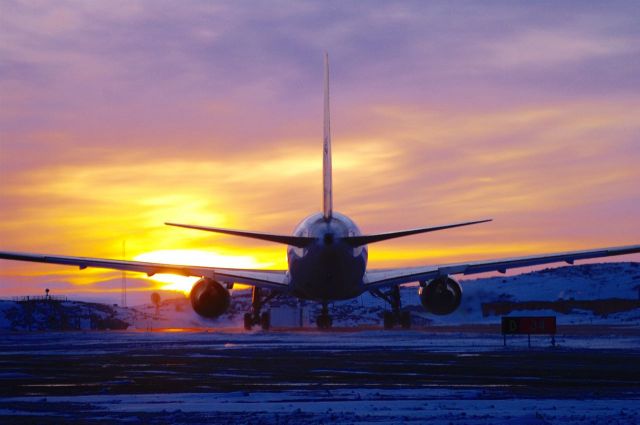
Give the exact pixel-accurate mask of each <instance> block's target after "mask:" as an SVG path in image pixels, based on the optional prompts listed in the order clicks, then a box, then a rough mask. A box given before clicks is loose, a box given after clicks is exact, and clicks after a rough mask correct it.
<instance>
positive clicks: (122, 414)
mask: <svg viewBox="0 0 640 425" xmlns="http://www.w3.org/2000/svg"><path fill="white" fill-rule="evenodd" d="M563 332H564V333H561V334H559V335H557V336H556V342H557V344H556V346H551V344H550V338H549V337H545V336H535V337H532V347H531V348H529V347H528V346H527V338H526V336H525V337H520V338H518V337H509V339H508V341H507V346H506V347H505V346H503V339H502V336H501V335H500V334H499V333H498V332H496V330H495V328H491V327H482V326H480V327H447V328H439V329H433V328H431V329H422V330H409V331H384V330H379V329H368V330H353V329H342V330H335V331H333V332H319V331H315V330H307V331H291V330H288V331H285V330H281V331H277V330H276V331H273V332H262V331H256V332H251V333H247V332H244V331H241V330H229V329H224V330H216V329H208V330H187V331H184V330H165V331H162V332H118V331H113V332H58V333H45V332H43V333H35V332H32V333H3V334H0V365H1V367H0V384H1V385H0V423H44V424H48V423H114V422H123V423H124V422H127V423H185V424H193V423H220V422H227V423H301V422H304V423H371V422H375V423H423V422H426V421H429V422H430V423H450V422H454V423H455V422H460V423H472V424H489V423H491V424H495V423H512V422H514V421H518V423H523V422H522V421H524V423H549V422H551V423H553V421H554V420H558V421H562V423H589V420H591V421H595V422H593V423H598V424H600V423H638V422H640V407H638V406H639V405H640V403H638V401H640V385H639V384H638V383H639V382H640V329H638V328H633V327H632V328H630V327H625V328H616V327H591V328H589V327H576V328H574V329H570V328H567V329H565V330H564V331H563ZM585 418H586V419H588V420H587V421H586V422H585Z"/></svg>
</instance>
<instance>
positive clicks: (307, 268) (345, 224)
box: [287, 212, 367, 301]
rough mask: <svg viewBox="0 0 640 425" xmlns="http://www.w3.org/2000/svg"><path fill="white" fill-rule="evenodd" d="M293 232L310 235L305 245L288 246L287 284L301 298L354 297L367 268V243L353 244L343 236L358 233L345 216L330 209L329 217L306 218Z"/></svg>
mask: <svg viewBox="0 0 640 425" xmlns="http://www.w3.org/2000/svg"><path fill="white" fill-rule="evenodd" d="M293 234H294V236H303V237H312V238H314V239H315V242H313V243H312V244H310V245H309V246H307V247H305V248H298V247H295V246H289V247H288V249H287V258H288V262H289V272H288V273H289V288H290V290H291V292H292V293H293V294H294V295H295V296H297V297H300V298H304V299H309V300H316V301H330V300H345V299H349V298H353V297H357V296H358V295H360V294H361V293H362V292H363V287H364V283H363V278H364V273H365V270H366V268H367V247H366V246H359V247H355V248H354V247H352V246H351V245H349V244H348V243H347V242H345V241H344V240H342V238H344V237H345V236H359V235H361V232H360V229H358V226H356V224H355V223H354V222H353V221H352V220H351V219H350V218H348V217H347V216H345V215H343V214H340V213H337V212H333V214H332V216H331V217H330V218H329V219H325V217H324V216H323V214H322V213H317V214H313V215H310V216H309V217H307V218H305V219H304V220H303V221H302V222H301V223H300V224H298V226H297V227H296V229H295V231H294V233H293Z"/></svg>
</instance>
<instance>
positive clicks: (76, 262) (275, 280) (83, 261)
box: [0, 251, 288, 289]
mask: <svg viewBox="0 0 640 425" xmlns="http://www.w3.org/2000/svg"><path fill="white" fill-rule="evenodd" d="M0 258H1V259H5V260H16V261H31V262H35V263H49V264H62V265H66V266H78V267H80V270H83V269H86V268H87V267H96V268H102V269H115V270H125V271H132V272H140V273H146V274H147V276H153V275H154V274H157V273H170V274H177V275H182V276H195V277H208V278H210V279H214V280H217V281H219V282H223V283H242V284H246V285H252V286H260V287H264V288H270V289H286V288H287V286H288V285H287V276H286V272H284V271H276V270H253V269H228V268H220V267H202V266H179V265H173V264H161V263H147V262H143V261H125V260H110V259H105V258H87V257H68V256H62V255H49V254H33V253H27V252H8V251H0Z"/></svg>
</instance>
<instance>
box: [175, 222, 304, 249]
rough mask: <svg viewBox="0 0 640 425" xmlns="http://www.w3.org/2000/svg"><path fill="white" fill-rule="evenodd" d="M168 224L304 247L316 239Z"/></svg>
mask: <svg viewBox="0 0 640 425" xmlns="http://www.w3.org/2000/svg"><path fill="white" fill-rule="evenodd" d="M165 224H166V225H167V226H176V227H184V228H186V229H195V230H204V231H205V232H214V233H224V234H226V235H234V236H241V237H244V238H252V239H261V240H263V241H269V242H276V243H282V244H286V245H292V246H296V247H298V248H304V247H306V246H308V245H309V244H311V243H312V242H313V241H314V240H315V239H314V238H306V237H303V236H287V235H274V234H271V233H258V232H246V231H244V230H232V229H221V228H219V227H206V226H194V225H191V224H178V223H165Z"/></svg>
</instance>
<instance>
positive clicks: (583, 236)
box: [0, 0, 640, 302]
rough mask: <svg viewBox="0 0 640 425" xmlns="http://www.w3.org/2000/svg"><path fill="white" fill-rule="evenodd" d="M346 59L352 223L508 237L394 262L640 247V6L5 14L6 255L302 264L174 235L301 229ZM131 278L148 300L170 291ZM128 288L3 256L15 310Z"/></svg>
mask: <svg viewBox="0 0 640 425" xmlns="http://www.w3.org/2000/svg"><path fill="white" fill-rule="evenodd" d="M324 50H326V51H328V52H329V55H330V60H331V91H332V104H331V107H332V130H333V155H334V176H333V179H334V206H335V208H336V209H337V210H338V211H340V212H342V213H345V214H347V215H349V216H350V217H351V218H353V219H354V220H355V221H356V223H358V225H359V226H360V228H361V229H362V230H363V231H364V232H365V233H371V232H381V231H392V230H399V229H404V228H411V227H420V226H426V225H439V224H444V223H448V222H455V221H462V220H473V219H483V218H493V219H494V222H492V223H489V224H482V225H478V226H473V227H469V228H461V229H453V230H449V231H444V232H439V233H437V234H436V233H433V234H426V235H421V236H413V237H408V238H403V239H398V240H394V241H389V242H383V243H379V244H375V245H372V246H370V263H369V266H370V267H372V268H375V267H385V268H386V267H394V266H409V265H424V264H433V263H444V262H451V261H464V260H477V259H485V258H499V257H505V256H507V257H508V256H518V255H527V254H533V253H544V252H553V251H562V250H572V249H583V248H595V247H601V246H602V247H604V246H616V245H625V244H632V243H640V219H639V217H640V2H638V1H628V2H616V1H613V2H583V1H573V2H570V1H566V2H555V1H548V2H547V1H540V2H512V1H505V2H500V1H491V2H482V3H481V2H464V1H459V2H448V1H442V2H423V1H415V2H402V3H398V2H375V1H367V2H359V1H358V2H356V1H353V2H351V1H336V2H300V1H275V2H272V1H269V2H267V1H245V2H237V1H228V2H209V1H201V2H200V1H183V2H169V1H155V0H154V1H151V0H150V1H128V0H127V1H91V2H80V1H56V2H46V1H0V250H12V251H27V252H41V253H55V254H66V255H80V256H95V257H108V258H122V254H123V253H122V245H123V241H124V240H126V258H128V259H134V258H136V259H144V260H148V261H165V262H168V261H170V260H171V259H174V260H175V261H178V262H180V263H188V262H191V263H203V262H205V263H208V264H210V265H218V266H232V267H265V268H285V267H286V261H285V260H286V257H285V247H284V246H282V245H278V244H272V243H267V242H260V241H251V240H246V239H241V238H236V237H231V236H223V235H213V234H209V233H204V232H197V231H195V230H187V229H179V228H170V227H167V226H164V225H163V222H165V221H174V222H182V223H192V224H201V225H210V226H220V227H230V228H240V229H247V230H255V231H265V232H279V233H285V234H288V233H291V231H292V230H293V228H294V227H295V225H296V224H297V223H298V222H299V221H300V220H302V219H303V218H304V217H305V216H306V215H308V214H311V213H314V212H316V211H318V210H319V209H320V208H321V166H322V161H321V149H322V147H321V143H322V72H323V70H322V54H323V51H324ZM613 260H614V261H621V260H625V261H630V260H634V261H640V256H637V255H636V256H627V257H620V258H617V259H616V258H614V259H613ZM128 276H129V288H130V297H131V298H130V299H131V300H132V302H133V300H143V301H146V300H148V298H149V295H148V294H149V292H150V291H151V290H153V289H157V288H162V287H165V285H167V282H158V281H153V280H149V279H143V278H142V277H141V276H140V275H135V274H133V273H131V274H129V275H128ZM120 279H121V274H120V273H119V272H115V271H108V270H98V269H87V270H84V271H80V270H78V269H77V268H74V267H64V266H53V265H39V264H31V263H18V262H9V261H4V260H2V261H0V297H10V296H15V295H22V294H24V295H26V294H39V293H41V292H43V290H44V288H45V287H48V288H51V289H52V293H56V294H66V295H69V296H71V297H74V298H76V299H88V298H96V297H102V298H103V299H109V300H113V302H118V301H119V300H120V294H119V288H120ZM105 295H106V298H105Z"/></svg>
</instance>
